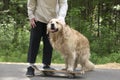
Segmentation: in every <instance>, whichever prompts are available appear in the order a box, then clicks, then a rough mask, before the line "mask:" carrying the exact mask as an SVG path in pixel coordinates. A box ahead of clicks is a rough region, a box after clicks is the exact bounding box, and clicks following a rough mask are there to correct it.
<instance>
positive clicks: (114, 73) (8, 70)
mask: <svg viewBox="0 0 120 80" xmlns="http://www.w3.org/2000/svg"><path fill="white" fill-rule="evenodd" d="M37 66H38V67H39V68H41V67H42V66H41V65H40V64H38V65H37ZM27 67H28V65H27V64H21V63H20V64H18V63H17V64H16V63H14V64H13V63H12V64H11V63H0V80H120V69H100V68H96V69H95V70H94V71H91V72H87V73H85V74H84V75H77V76H76V78H74V79H69V78H68V77H67V76H66V75H64V74H61V75H60V74H59V75H58V74H56V76H54V77H52V76H48V77H46V76H43V75H42V74H41V73H39V72H37V71H36V72H35V74H36V76H34V77H26V76H25V73H26V68H27ZM52 67H53V68H55V69H61V68H62V67H63V66H62V67H61V66H59V65H57V64H56V65H52Z"/></svg>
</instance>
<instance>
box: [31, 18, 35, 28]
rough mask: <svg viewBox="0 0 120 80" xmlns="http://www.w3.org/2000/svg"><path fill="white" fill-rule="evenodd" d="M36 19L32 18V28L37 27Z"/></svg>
mask: <svg viewBox="0 0 120 80" xmlns="http://www.w3.org/2000/svg"><path fill="white" fill-rule="evenodd" d="M35 21H36V20H35V18H32V19H30V25H31V27H32V28H35V27H36V24H35Z"/></svg>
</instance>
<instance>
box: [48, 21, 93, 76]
mask: <svg viewBox="0 0 120 80" xmlns="http://www.w3.org/2000/svg"><path fill="white" fill-rule="evenodd" d="M47 32H48V33H49V38H50V42H51V45H52V47H53V48H54V49H55V50H57V51H59V52H60V53H61V54H62V55H63V57H64V59H65V70H67V71H74V70H75V69H76V67H77V64H80V65H81V73H83V74H84V73H85V71H90V70H93V69H94V64H93V63H92V62H91V61H90V60H89V58H90V46H89V41H88V39H87V38H86V37H85V36H83V35H82V34H81V33H79V32H78V31H76V30H74V29H72V28H70V27H69V26H68V25H63V24H62V23H61V22H60V21H59V20H58V19H52V20H50V22H49V23H48V25H47Z"/></svg>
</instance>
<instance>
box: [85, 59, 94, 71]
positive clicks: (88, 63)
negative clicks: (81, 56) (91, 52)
mask: <svg viewBox="0 0 120 80" xmlns="http://www.w3.org/2000/svg"><path fill="white" fill-rule="evenodd" d="M85 67H86V71H92V70H94V69H95V65H94V64H93V63H92V62H91V61H89V60H88V61H87V62H86V64H85Z"/></svg>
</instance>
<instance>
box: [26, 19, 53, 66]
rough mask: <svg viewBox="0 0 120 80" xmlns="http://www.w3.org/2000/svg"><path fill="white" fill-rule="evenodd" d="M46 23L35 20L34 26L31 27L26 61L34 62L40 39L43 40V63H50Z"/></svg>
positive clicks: (49, 46) (50, 55) (50, 53)
mask: <svg viewBox="0 0 120 80" xmlns="http://www.w3.org/2000/svg"><path fill="white" fill-rule="evenodd" d="M46 25H47V24H45V23H42V22H39V21H38V22H36V27H35V28H31V34H30V44H29V50H28V62H29V63H35V61H36V57H37V54H38V49H39V45H40V41H41V39H42V40H43V59H42V62H43V64H45V65H50V64H51V58H52V50H53V49H52V46H51V45H50V42H49V39H48V35H47V34H46V28H47V26H46Z"/></svg>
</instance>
